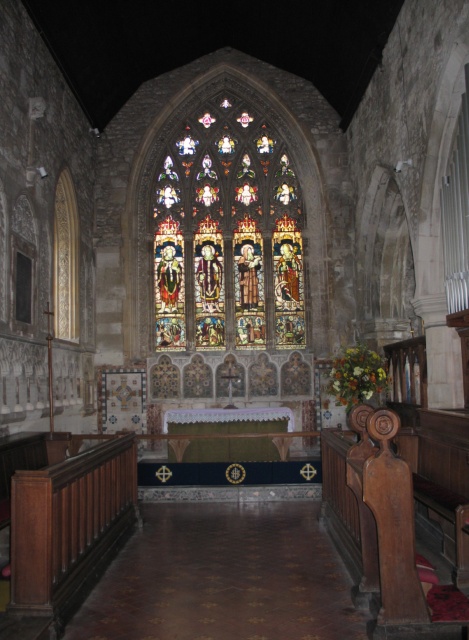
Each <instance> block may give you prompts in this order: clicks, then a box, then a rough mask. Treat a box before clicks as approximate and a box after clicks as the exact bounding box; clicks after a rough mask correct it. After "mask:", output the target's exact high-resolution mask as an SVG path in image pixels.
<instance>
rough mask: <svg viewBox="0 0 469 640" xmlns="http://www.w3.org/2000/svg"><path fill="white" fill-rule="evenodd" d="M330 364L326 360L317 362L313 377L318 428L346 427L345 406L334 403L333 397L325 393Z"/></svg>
mask: <svg viewBox="0 0 469 640" xmlns="http://www.w3.org/2000/svg"><path fill="white" fill-rule="evenodd" d="M331 367H332V364H331V363H330V362H328V361H324V362H317V363H316V367H315V371H314V379H315V387H316V389H315V395H316V398H317V403H316V423H317V428H318V429H327V428H328V427H339V426H341V427H342V429H346V428H347V414H346V413H345V408H344V407H342V406H340V407H337V406H336V405H335V398H334V396H331V395H329V394H328V393H327V386H328V384H329V381H330V378H329V372H330V370H331Z"/></svg>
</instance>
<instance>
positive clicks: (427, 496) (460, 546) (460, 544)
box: [412, 473, 469, 587]
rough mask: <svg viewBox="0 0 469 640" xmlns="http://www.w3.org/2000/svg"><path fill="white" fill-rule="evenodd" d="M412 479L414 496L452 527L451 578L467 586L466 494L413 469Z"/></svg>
mask: <svg viewBox="0 0 469 640" xmlns="http://www.w3.org/2000/svg"><path fill="white" fill-rule="evenodd" d="M412 479H413V487H414V498H415V499H416V500H417V501H418V502H420V503H421V504H423V505H425V506H426V507H427V508H428V509H429V510H430V512H433V513H435V514H438V515H439V516H441V517H443V518H444V519H445V520H446V521H447V522H449V523H450V524H451V525H452V527H454V543H455V558H454V570H453V580H454V582H455V584H456V585H457V586H458V587H467V586H469V535H468V534H469V498H467V497H466V496H463V495H461V494H458V493H455V492H454V491H450V490H449V489H447V488H446V487H443V486H441V485H439V484H437V483H436V482H432V481H431V480H428V479H427V478H424V477H423V476H421V475H419V474H418V473H413V474H412Z"/></svg>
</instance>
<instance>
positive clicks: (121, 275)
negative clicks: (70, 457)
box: [96, 49, 353, 365]
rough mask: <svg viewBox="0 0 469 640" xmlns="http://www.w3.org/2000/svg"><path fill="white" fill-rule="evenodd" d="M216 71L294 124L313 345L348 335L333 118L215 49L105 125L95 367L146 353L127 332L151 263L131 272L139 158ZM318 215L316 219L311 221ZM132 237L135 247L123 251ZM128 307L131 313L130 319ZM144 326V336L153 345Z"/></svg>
mask: <svg viewBox="0 0 469 640" xmlns="http://www.w3.org/2000/svg"><path fill="white" fill-rule="evenodd" d="M221 69H224V70H227V72H228V73H230V72H231V71H232V72H233V74H236V75H235V77H236V79H237V81H239V83H242V81H243V78H244V79H245V81H246V95H247V97H250V96H253V95H254V94H255V93H256V92H259V94H262V95H263V96H264V97H265V100H266V102H267V101H270V104H271V105H272V107H271V108H272V109H275V107H276V106H277V107H278V109H279V111H281V110H282V112H283V113H285V114H288V116H287V117H288V118H289V120H290V126H291V128H292V129H294V130H295V131H296V134H295V135H296V136H297V138H298V139H299V138H301V139H302V144H303V145H304V149H305V151H307V153H308V154H309V155H310V156H311V158H312V160H311V161H310V166H309V167H308V164H307V160H306V158H303V159H302V161H301V162H302V163H303V164H304V166H303V168H302V169H303V173H302V183H303V190H304V194H305V204H306V206H305V209H306V215H307V220H309V224H308V222H307V223H306V229H305V232H304V235H305V239H306V244H307V245H308V246H310V247H311V250H310V251H309V254H308V255H307V261H308V270H309V277H310V283H311V286H310V296H311V308H312V323H311V324H312V329H311V336H312V339H311V340H310V342H312V344H310V348H311V351H313V352H314V353H317V354H319V355H327V354H328V353H329V352H330V351H331V349H333V348H334V347H335V346H337V345H338V344H339V343H340V342H341V341H347V340H348V339H350V336H351V335H352V333H353V328H352V322H351V319H352V317H353V294H352V287H353V284H352V278H351V275H352V274H351V269H350V266H351V264H352V255H351V251H350V248H351V242H350V235H349V230H350V228H351V215H352V210H353V199H352V194H351V189H350V181H349V178H348V161H347V151H346V145H345V136H344V135H343V133H342V132H341V131H340V129H339V128H338V121H339V118H338V116H337V114H336V113H335V112H334V111H333V109H332V108H331V107H330V106H329V105H328V104H327V102H326V101H325V100H324V98H323V97H322V96H321V94H320V93H319V92H318V91H317V90H316V89H315V88H314V87H313V86H312V85H311V84H310V83H309V82H307V81H305V80H303V79H301V78H299V77H296V76H293V75H291V74H288V73H286V72H284V71H281V70H279V69H276V68H274V67H271V66H270V65H267V64H265V63H264V62H262V61H260V60H256V59H254V58H251V57H249V56H246V55H245V54H243V53H241V52H238V51H234V50H231V49H222V50H220V51H217V52H215V53H213V54H210V55H208V56H205V57H203V58H200V59H199V60H196V61H194V62H192V63H191V64H189V65H187V66H185V67H183V68H181V69H177V70H175V71H174V72H171V73H168V74H165V75H164V76H161V77H159V78H156V79H154V80H151V81H148V82H147V83H145V84H144V85H142V86H141V87H140V88H139V90H138V91H137V92H136V93H135V95H134V96H133V97H132V98H131V99H130V100H129V101H128V103H127V104H126V105H125V106H124V107H123V109H122V110H121V111H120V112H119V113H118V114H117V115H116V116H115V118H114V119H113V120H112V122H111V123H110V124H109V125H108V126H107V127H106V130H105V132H104V134H103V135H102V137H101V139H100V141H99V151H98V169H97V171H98V177H97V189H96V196H97V199H96V214H97V239H96V242H97V247H98V262H101V261H102V263H103V264H106V269H107V277H106V278H103V280H102V285H103V286H102V287H100V286H99V283H98V297H99V299H100V303H99V304H100V307H102V309H100V310H99V311H98V316H97V324H98V348H99V352H100V353H99V356H98V358H99V364H113V365H116V364H118V363H119V362H121V363H125V362H126V361H131V360H135V359H140V358H141V357H146V356H147V352H146V349H147V345H144V346H143V347H142V345H141V344H138V343H139V340H140V336H137V337H136V338H135V339H134V340H132V339H129V338H128V336H129V335H130V334H132V332H135V331H138V329H136V327H135V325H136V324H138V322H139V320H138V317H137V316H138V310H139V309H140V305H141V304H145V302H144V301H145V296H140V300H139V298H138V297H136V296H135V293H134V290H135V288H136V287H135V286H134V285H135V283H136V281H137V280H139V283H140V282H141V280H142V278H143V279H145V280H147V279H148V268H149V267H148V264H147V265H144V266H143V268H142V267H140V268H141V269H142V275H140V274H136V273H135V270H136V269H138V268H139V265H138V251H139V248H141V246H142V244H143V243H146V242H148V236H147V237H145V232H142V233H141V238H139V240H138V242H137V240H136V239H137V237H138V232H137V231H136V229H137V228H140V227H141V226H142V224H145V222H144V223H142V221H141V220H140V219H139V218H138V217H137V213H138V210H137V208H138V204H139V202H138V198H139V194H140V192H141V184H142V181H144V180H145V179H148V176H147V174H148V173H150V172H151V170H152V169H151V166H150V165H149V164H148V163H147V164H145V162H146V158H147V157H148V155H149V152H150V148H151V146H152V145H155V144H157V142H158V130H159V128H160V127H161V126H162V124H163V123H164V122H165V119H166V118H168V117H169V115H170V113H171V112H172V111H174V110H175V109H177V108H178V105H179V104H181V103H182V102H183V101H184V100H185V99H187V98H188V97H189V96H191V94H194V95H199V96H200V97H201V99H202V97H203V94H204V91H208V89H207V87H210V83H212V84H214V83H215V82H216V81H217V73H218V72H220V70H221ZM303 153H304V152H303ZM297 164H298V163H297ZM153 170H154V169H153ZM139 189H140V191H139ZM318 219H319V220H320V224H317V223H316V220H318ZM146 224H148V223H146ZM122 237H123V243H122V244H121V238H122ZM129 238H130V239H131V240H130V241H129ZM131 242H133V243H134V246H133V247H130V248H129V246H128V245H129V243H131ZM111 265H112V266H111ZM109 283H110V284H109ZM105 285H106V286H105ZM145 286H148V285H145ZM148 291H150V290H149V289H148ZM150 293H151V292H150ZM130 308H136V309H137V311H136V312H135V315H133V312H131V311H129V309H130ZM146 331H147V330H146V329H145V330H144V334H145V337H144V339H143V342H147V343H148V344H151V342H150V341H151V337H150V336H149V334H148V333H146ZM122 336H124V343H123V344H122V343H121V342H120V338H121V337H122ZM126 336H127V337H126ZM140 342H141V340H140ZM150 355H151V354H150Z"/></svg>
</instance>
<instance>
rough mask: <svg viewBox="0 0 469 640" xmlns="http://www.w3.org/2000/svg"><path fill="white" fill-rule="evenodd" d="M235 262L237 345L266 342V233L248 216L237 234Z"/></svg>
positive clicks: (254, 346) (258, 346)
mask: <svg viewBox="0 0 469 640" xmlns="http://www.w3.org/2000/svg"><path fill="white" fill-rule="evenodd" d="M233 245H234V263H235V301H236V303H235V304H236V346H237V347H238V348H240V349H263V348H265V345H266V326H265V293H264V264H263V253H264V251H263V240H262V234H261V233H260V231H259V229H258V228H257V225H256V222H255V220H253V219H252V218H250V217H248V216H247V215H245V216H244V218H243V219H241V220H238V224H237V227H236V229H235V231H234V233H233Z"/></svg>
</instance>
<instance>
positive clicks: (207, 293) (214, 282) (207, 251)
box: [196, 242, 223, 313]
mask: <svg viewBox="0 0 469 640" xmlns="http://www.w3.org/2000/svg"><path fill="white" fill-rule="evenodd" d="M200 253H201V257H200V258H199V261H198V263H197V269H196V277H197V282H198V285H199V291H200V298H201V300H202V301H203V309H204V311H206V312H209V313H211V312H214V311H220V306H219V302H220V294H221V288H222V284H223V264H222V262H221V261H220V260H219V259H218V255H217V251H216V249H215V246H214V245H213V244H212V243H210V242H209V243H207V244H204V245H203V246H202V248H201V252H200Z"/></svg>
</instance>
